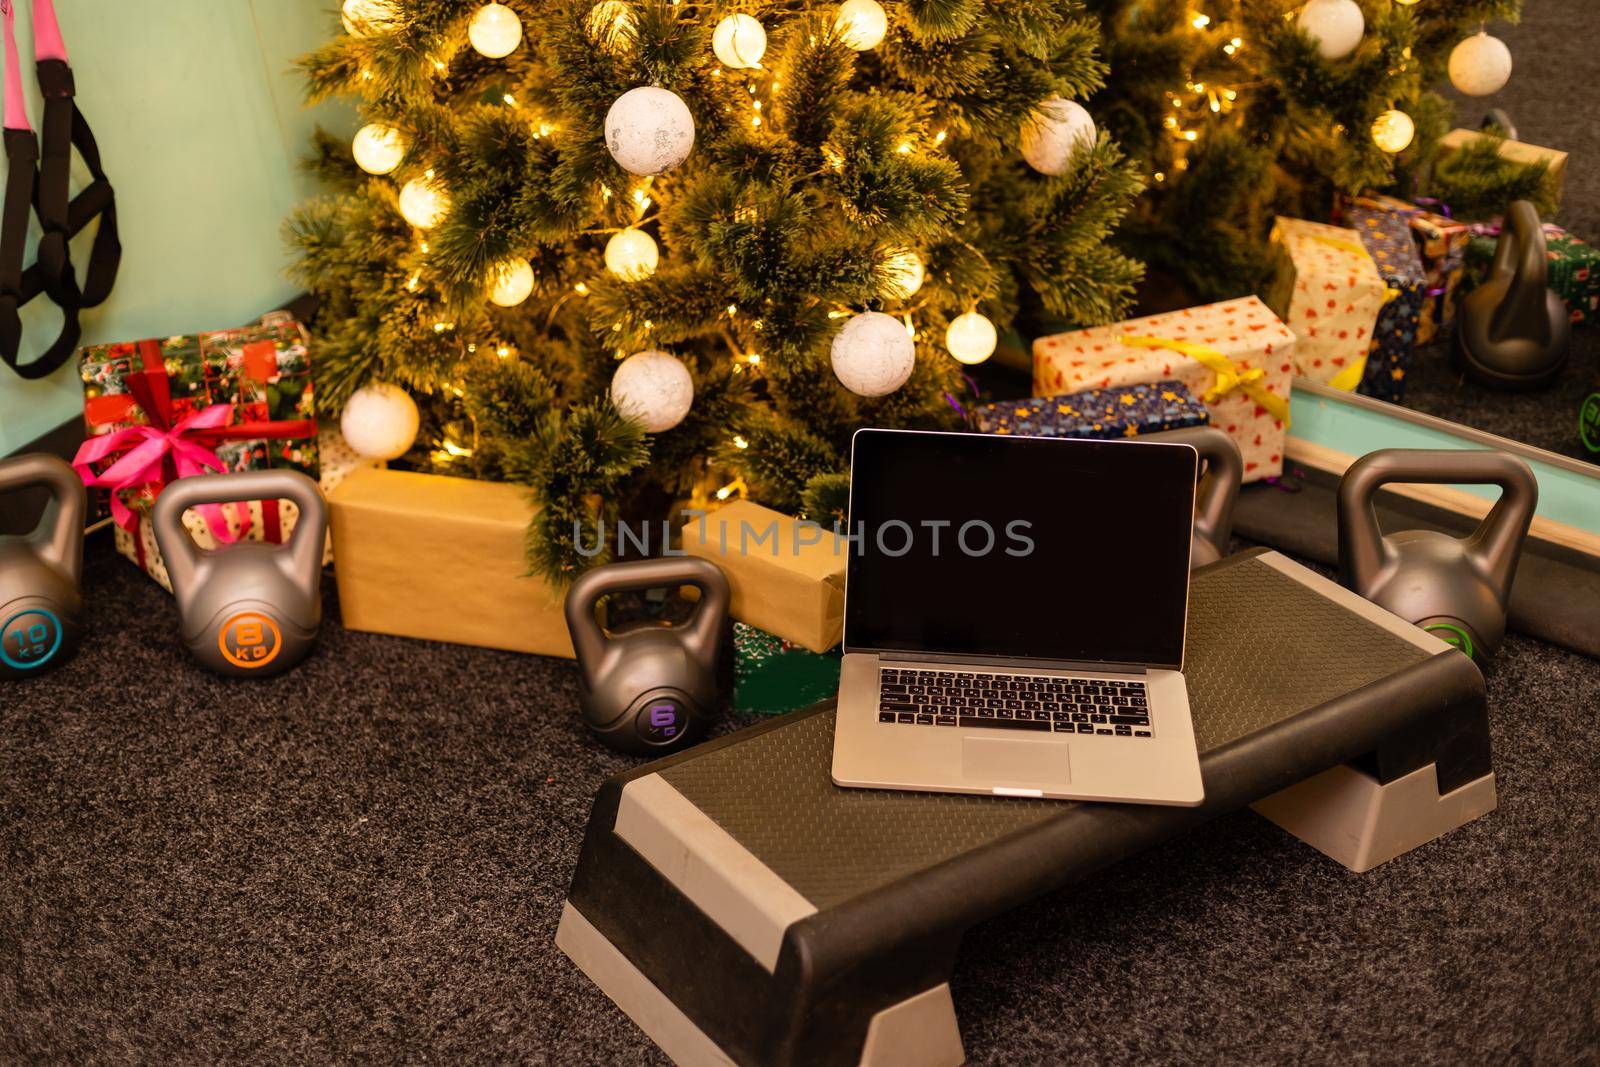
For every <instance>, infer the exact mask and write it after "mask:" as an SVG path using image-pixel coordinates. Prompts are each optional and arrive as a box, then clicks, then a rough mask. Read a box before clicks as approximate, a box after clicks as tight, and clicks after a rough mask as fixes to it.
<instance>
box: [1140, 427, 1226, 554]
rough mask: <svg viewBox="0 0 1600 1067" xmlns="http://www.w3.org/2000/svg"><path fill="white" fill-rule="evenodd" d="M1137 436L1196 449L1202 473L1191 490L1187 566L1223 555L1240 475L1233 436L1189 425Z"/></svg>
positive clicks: (1143, 439) (1144, 439)
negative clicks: (1190, 533)
mask: <svg viewBox="0 0 1600 1067" xmlns="http://www.w3.org/2000/svg"><path fill="white" fill-rule="evenodd" d="M1139 440H1141V441H1160V442H1162V443H1163V444H1177V445H1191V446H1193V448H1194V450H1195V451H1196V452H1199V453H1200V462H1201V463H1202V464H1203V465H1204V469H1205V474H1203V475H1202V476H1201V478H1200V485H1199V488H1198V489H1196V490H1195V498H1194V537H1193V539H1192V540H1191V541H1190V545H1189V569H1190V570H1194V569H1195V568H1198V567H1204V566H1205V565H1206V564H1208V563H1215V562H1216V561H1217V560H1219V559H1221V558H1222V557H1223V556H1226V555H1227V554H1228V545H1229V542H1231V541H1232V540H1233V508H1234V505H1235V504H1237V503H1238V502H1239V484H1240V482H1241V481H1242V480H1243V479H1244V456H1243V455H1242V454H1241V453H1240V452H1239V446H1238V445H1237V444H1235V443H1234V440H1233V438H1231V437H1229V436H1228V435H1227V434H1226V433H1224V432H1222V431H1221V430H1219V429H1217V428H1216V427H1215V426H1190V427H1187V428H1185V429H1182V430H1164V431H1162V432H1161V433H1153V434H1149V435H1147V436H1141V437H1140V438H1139Z"/></svg>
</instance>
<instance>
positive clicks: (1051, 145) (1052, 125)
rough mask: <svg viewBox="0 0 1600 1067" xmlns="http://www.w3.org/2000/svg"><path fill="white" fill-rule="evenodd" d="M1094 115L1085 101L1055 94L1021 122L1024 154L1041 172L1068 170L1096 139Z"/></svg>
mask: <svg viewBox="0 0 1600 1067" xmlns="http://www.w3.org/2000/svg"><path fill="white" fill-rule="evenodd" d="M1096 136H1097V135H1096V133H1095V128H1094V118H1093V116H1091V115H1090V114H1089V112H1088V111H1087V110H1085V109H1084V107H1083V105H1082V104H1079V103H1077V102H1076V101H1073V100H1067V99H1065V98H1063V97H1059V96H1052V97H1050V99H1048V100H1045V101H1044V102H1043V103H1041V104H1040V105H1039V107H1038V108H1037V109H1036V113H1035V114H1034V116H1033V117H1031V118H1030V119H1028V120H1027V121H1026V122H1024V123H1023V124H1022V158H1023V159H1025V160H1027V161H1028V166H1030V167H1032V168H1033V169H1034V170H1036V171H1038V172H1039V173H1040V174H1065V173H1066V172H1067V170H1068V169H1070V168H1071V166H1072V160H1073V158H1074V157H1075V156H1076V155H1077V154H1078V153H1079V152H1081V151H1085V150H1087V149H1091V148H1093V147H1094V143H1095V137H1096Z"/></svg>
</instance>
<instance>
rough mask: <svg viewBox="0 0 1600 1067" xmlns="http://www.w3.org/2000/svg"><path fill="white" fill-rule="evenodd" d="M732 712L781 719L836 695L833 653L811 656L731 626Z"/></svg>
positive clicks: (782, 642) (770, 637) (837, 664)
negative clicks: (732, 658) (772, 716)
mask: <svg viewBox="0 0 1600 1067" xmlns="http://www.w3.org/2000/svg"><path fill="white" fill-rule="evenodd" d="M733 654H734V661H733V662H734V667H733V674H734V681H733V710H734V711H738V712H744V713H745V714H752V715H785V714H787V713H789V712H791V711H799V710H800V709H801V708H808V707H810V706H811V705H813V704H816V703H819V702H821V701H824V700H827V699H828V698H829V697H831V696H833V695H834V694H835V693H837V692H838V691H839V668H840V665H841V663H842V662H843V661H842V660H841V658H840V654H839V650H838V649H837V648H835V649H834V650H832V651H831V652H821V653H819V652H812V651H811V650H810V649H807V648H802V647H801V646H799V645H797V644H795V643H794V642H793V641H786V640H784V639H783V638H781V637H779V636H777V635H776V634H769V633H767V632H766V631H765V630H758V629H756V628H755V627H754V626H750V625H747V624H745V623H742V622H736V623H734V624H733Z"/></svg>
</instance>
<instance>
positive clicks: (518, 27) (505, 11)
mask: <svg viewBox="0 0 1600 1067" xmlns="http://www.w3.org/2000/svg"><path fill="white" fill-rule="evenodd" d="M467 40H468V41H470V42H471V43H472V47H473V48H474V49H476V50H477V52H478V54H479V55H483V56H487V57H489V58H490V59H502V58H504V57H506V56H509V55H510V54H511V53H512V52H515V51H516V50H517V45H519V44H521V43H522V20H521V19H519V18H517V13H516V12H515V11H513V10H511V9H510V8H509V7H507V6H506V5H504V4H484V5H483V6H482V7H480V8H478V13H477V14H475V15H473V16H472V21H471V22H470V23H468V24H467Z"/></svg>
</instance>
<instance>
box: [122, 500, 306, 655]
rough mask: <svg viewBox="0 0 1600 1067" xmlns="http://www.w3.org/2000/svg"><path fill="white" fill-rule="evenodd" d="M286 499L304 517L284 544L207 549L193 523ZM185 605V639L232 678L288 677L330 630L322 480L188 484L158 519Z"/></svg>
mask: <svg viewBox="0 0 1600 1067" xmlns="http://www.w3.org/2000/svg"><path fill="white" fill-rule="evenodd" d="M278 498H284V499H287V500H290V501H292V502H293V503H294V504H295V505H297V506H298V507H299V508H300V521H299V522H298V523H297V524H296V525H295V528H294V532H293V533H291V534H290V535H289V540H288V541H287V542H285V543H284V544H281V545H271V544H265V543H263V542H259V541H239V542H236V543H234V544H231V545H221V546H219V547H217V548H214V549H211V550H209V551H203V550H202V549H201V548H200V546H198V545H196V544H195V543H194V538H192V537H191V536H190V535H189V531H188V530H187V529H185V528H184V525H183V513H184V512H185V511H186V510H188V509H189V508H192V507H197V506H199V505H201V504H226V503H232V502H235V501H241V500H275V499H278ZM151 522H152V525H153V526H154V528H155V533H156V544H157V545H159V546H160V548H161V555H162V556H163V557H165V558H166V561H167V574H168V576H169V577H170V578H171V579H172V593H173V596H174V597H175V598H176V599H177V602H178V619H179V625H180V627H181V632H182V637H183V643H184V645H185V646H187V647H188V649H189V651H190V652H191V653H193V654H194V657H195V659H197V660H199V661H200V662H201V663H202V664H204V665H205V666H207V667H209V668H210V669H211V670H213V671H215V672H217V673H218V674H221V675H223V676H225V677H233V678H266V677H270V676H272V675H275V674H282V673H283V672H284V671H286V670H288V669H289V668H290V667H293V666H294V665H295V664H297V663H299V662H300V661H301V660H303V659H305V658H306V656H307V654H309V653H310V651H311V649H312V646H313V645H315V644H316V641H317V631H318V630H319V629H320V628H321V626H322V546H323V543H324V541H325V539H326V538H327V531H328V512H327V507H326V506H325V505H324V503H323V500H322V491H321V490H320V489H318V488H317V483H316V482H314V481H312V480H311V479H310V478H307V477H306V476H305V475H303V474H300V473H299V472H297V471H289V470H264V471H243V472H241V473H238V474H204V475H194V476H192V477H188V478H180V479H178V480H177V481H175V482H173V483H172V484H171V485H169V486H167V487H166V488H165V489H164V490H162V492H161V495H160V496H159V497H157V498H156V506H155V511H154V513H153V514H152V517H151Z"/></svg>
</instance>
